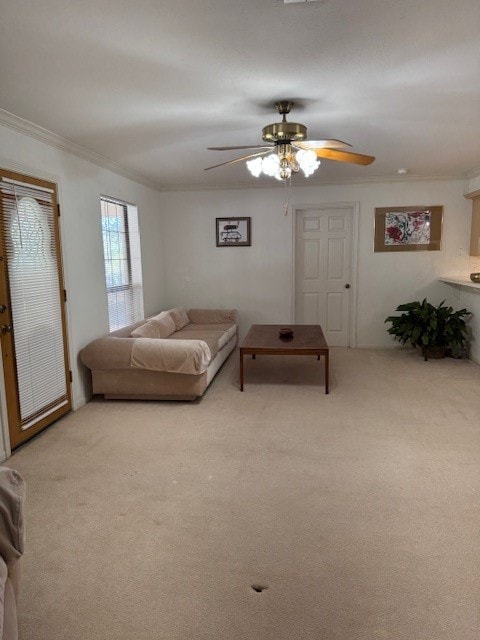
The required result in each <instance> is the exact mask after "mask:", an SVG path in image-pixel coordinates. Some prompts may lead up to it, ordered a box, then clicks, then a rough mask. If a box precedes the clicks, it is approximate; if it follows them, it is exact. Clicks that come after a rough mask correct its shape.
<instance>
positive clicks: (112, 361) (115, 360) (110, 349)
mask: <svg viewBox="0 0 480 640" xmlns="http://www.w3.org/2000/svg"><path fill="white" fill-rule="evenodd" d="M134 341H135V338H116V337H113V336H105V337H104V338H97V339H96V340H93V341H92V342H90V343H89V344H87V346H86V347H84V348H83V349H82V350H81V352H80V359H81V361H82V362H83V364H84V365H85V366H87V367H88V368H89V369H92V370H96V369H130V368H131V364H130V361H131V354H132V348H133V343H134Z"/></svg>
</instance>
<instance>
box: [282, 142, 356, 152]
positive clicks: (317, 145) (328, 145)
mask: <svg viewBox="0 0 480 640" xmlns="http://www.w3.org/2000/svg"><path fill="white" fill-rule="evenodd" d="M351 146H352V145H351V144H348V142H343V141H342V140H302V141H301V142H292V147H297V149H307V150H308V149H313V151H315V149H344V148H345V147H351Z"/></svg>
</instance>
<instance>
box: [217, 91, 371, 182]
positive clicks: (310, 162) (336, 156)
mask: <svg viewBox="0 0 480 640" xmlns="http://www.w3.org/2000/svg"><path fill="white" fill-rule="evenodd" d="M294 104H295V103H294V102H293V101H292V100H280V101H279V102H276V103H275V109H276V110H277V111H278V113H279V114H280V115H281V116H282V121H281V122H275V123H273V124H269V125H267V126H266V127H264V128H263V129H262V138H263V140H264V141H265V144H260V145H258V144H254V145H242V146H235V147H208V149H210V150H212V151H231V150H234V149H261V151H258V152H256V153H250V154H248V155H245V156H241V157H240V158H235V159H234V160H227V162H221V163H220V164H215V165H213V166H211V167H207V168H206V169H205V171H209V170H210V169H216V168H217V167H222V166H224V165H227V164H234V163H236V162H241V161H242V160H246V161H247V162H246V164H247V167H248V169H249V171H250V173H251V174H252V175H254V176H255V177H257V178H258V177H259V176H260V175H261V174H262V173H264V174H266V175H268V176H272V177H274V178H277V179H278V180H288V178H290V177H291V175H292V173H297V172H298V171H300V170H302V172H303V173H304V175H305V177H308V176H310V175H311V174H312V173H313V172H314V171H315V170H316V169H317V168H318V167H319V166H320V161H319V160H318V158H327V159H328V160H337V161H338V162H350V163H353V164H362V165H367V164H371V163H372V162H373V161H374V160H375V158H374V157H373V156H365V155H362V154H360V153H353V152H351V151H345V149H346V148H348V147H350V146H351V145H350V144H348V143H347V142H342V141H341V140H307V139H306V138H307V127H306V126H305V125H304V124H300V123H298V122H287V114H288V113H290V110H291V108H292V107H293V105H294ZM267 154H268V155H267Z"/></svg>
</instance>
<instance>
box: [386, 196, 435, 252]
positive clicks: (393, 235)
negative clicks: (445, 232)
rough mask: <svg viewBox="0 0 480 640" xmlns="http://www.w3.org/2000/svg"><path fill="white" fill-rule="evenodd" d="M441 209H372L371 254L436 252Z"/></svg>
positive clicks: (432, 207)
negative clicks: (373, 229) (373, 223)
mask: <svg viewBox="0 0 480 640" xmlns="http://www.w3.org/2000/svg"><path fill="white" fill-rule="evenodd" d="M442 218H443V207H442V206H439V205H435V206H428V207H382V208H380V209H375V241H374V251H440V248H441V247H440V245H441V240H442Z"/></svg>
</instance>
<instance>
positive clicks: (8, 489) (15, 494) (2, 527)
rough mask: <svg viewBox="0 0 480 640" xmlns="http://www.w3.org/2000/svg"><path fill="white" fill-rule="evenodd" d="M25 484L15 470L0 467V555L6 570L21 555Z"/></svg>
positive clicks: (23, 539) (23, 535)
mask: <svg viewBox="0 0 480 640" xmlns="http://www.w3.org/2000/svg"><path fill="white" fill-rule="evenodd" d="M24 502H25V483H24V481H23V478H22V476H21V475H20V474H19V473H18V471H16V470H15V469H10V467H0V555H1V557H2V558H3V560H4V561H5V564H6V565H7V567H8V568H10V566H11V565H12V564H13V563H14V562H16V560H18V559H19V558H20V556H22V555H23V551H24V548H25V523H24V515H23V508H24Z"/></svg>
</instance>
